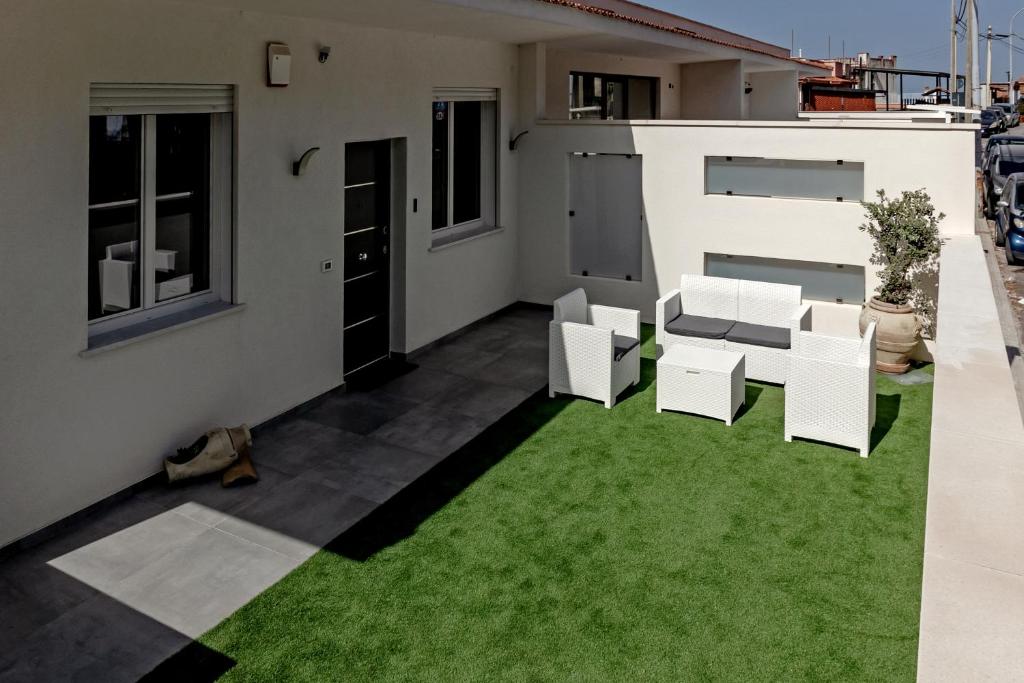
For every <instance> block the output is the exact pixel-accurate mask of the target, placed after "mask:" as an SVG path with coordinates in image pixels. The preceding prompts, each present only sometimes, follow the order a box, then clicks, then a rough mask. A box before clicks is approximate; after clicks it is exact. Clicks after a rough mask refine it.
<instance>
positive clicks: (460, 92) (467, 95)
mask: <svg viewBox="0 0 1024 683" xmlns="http://www.w3.org/2000/svg"><path fill="white" fill-rule="evenodd" d="M433 101H434V102H447V103H448V196H447V202H448V206H447V216H448V222H449V225H447V226H445V227H443V228H434V227H433V225H431V240H432V242H439V241H440V242H447V241H450V240H451V239H452V238H457V237H458V236H460V235H463V234H472V235H475V234H478V233H479V232H480V231H481V230H483V229H486V228H498V227H499V226H500V221H499V218H498V216H499V213H498V204H499V201H498V197H499V194H500V191H499V188H500V187H501V185H500V159H501V156H500V146H499V142H498V141H499V139H500V137H501V136H500V135H499V131H500V130H501V98H500V97H499V91H498V90H496V89H493V88H435V89H434V99H433ZM456 102H481V103H484V104H486V103H491V104H492V105H493V107H494V116H493V117H485V118H484V119H483V120H481V124H480V135H481V145H480V214H481V215H480V218H474V219H472V220H469V221H465V222H462V223H455V224H452V223H451V221H452V219H453V217H454V215H455V164H454V163H453V162H454V156H455V118H456V117H455V103H456ZM485 121H486V122H487V123H489V125H490V126H492V128H493V130H492V133H493V144H491V145H487V144H483V139H485V137H486V134H487V131H486V130H485ZM431 144H433V143H431ZM488 173H489V174H490V175H491V178H490V179H488V178H487V175H488ZM431 179H433V174H431ZM489 180H490V182H488V181H489ZM431 181H432V180H431Z"/></svg>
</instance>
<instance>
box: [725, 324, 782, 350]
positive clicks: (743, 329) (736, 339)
mask: <svg viewBox="0 0 1024 683" xmlns="http://www.w3.org/2000/svg"><path fill="white" fill-rule="evenodd" d="M725 339H726V340H727V341H731V342H733V343H735V344H750V345H751V346H766V347H768V348H771V349H788V348H789V345H790V338H789V329H787V328H785V327H769V326H767V325H752V324H750V323H736V324H735V325H733V328H732V329H731V330H729V333H728V334H727V335H725Z"/></svg>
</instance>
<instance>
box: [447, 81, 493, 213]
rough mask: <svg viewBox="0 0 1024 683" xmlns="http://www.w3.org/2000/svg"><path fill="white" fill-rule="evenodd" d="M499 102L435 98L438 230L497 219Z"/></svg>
mask: <svg viewBox="0 0 1024 683" xmlns="http://www.w3.org/2000/svg"><path fill="white" fill-rule="evenodd" d="M496 111H497V107H496V103H495V102H493V101H475V100H469V101H453V102H445V101H441V102H434V105H433V139H432V164H433V168H432V180H433V189H432V193H431V196H432V202H433V205H432V211H431V225H432V227H433V229H434V230H441V229H444V228H450V227H457V226H463V225H471V224H477V223H493V222H494V215H493V214H494V206H493V205H494V194H495V192H494V183H495V172H494V168H495V159H496V148H495V131H496V126H497V121H496Z"/></svg>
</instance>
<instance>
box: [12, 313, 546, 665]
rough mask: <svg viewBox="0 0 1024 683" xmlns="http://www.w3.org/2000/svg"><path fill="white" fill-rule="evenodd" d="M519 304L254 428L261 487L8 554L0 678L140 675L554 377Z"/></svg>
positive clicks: (198, 490) (178, 496)
mask: <svg viewBox="0 0 1024 683" xmlns="http://www.w3.org/2000/svg"><path fill="white" fill-rule="evenodd" d="M548 320H550V313H549V312H545V311H543V310H534V309H529V308H525V307H522V308H514V309H511V310H509V311H506V312H504V313H502V314H501V315H500V316H498V317H496V318H492V319H491V320H488V321H486V322H483V323H480V324H478V325H475V326H473V327H471V328H470V329H468V330H467V331H465V332H464V333H462V334H461V335H459V336H457V337H456V338H454V339H451V340H449V341H446V342H445V343H443V344H441V345H439V346H436V347H434V348H432V349H429V350H427V351H425V352H424V353H422V354H420V355H419V356H417V357H414V358H413V359H412V361H413V363H414V364H417V365H419V367H418V368H417V369H415V370H413V371H411V372H409V373H407V374H404V375H402V376H400V377H398V378H397V379H394V380H392V381H390V382H389V383H387V384H385V385H384V386H381V387H378V388H376V389H374V390H372V391H362V392H357V391H353V392H350V393H344V394H337V395H330V396H326V397H323V399H322V400H320V401H317V402H315V405H313V406H311V407H309V408H307V409H305V410H303V411H299V412H297V413H296V414H293V415H291V416H289V417H287V418H285V419H283V420H280V421H277V422H276V423H274V424H272V425H270V426H268V427H266V428H264V429H260V430H257V431H256V438H255V459H256V462H257V466H258V467H259V471H260V475H261V481H260V482H259V484H257V485H256V486H254V487H247V488H240V489H227V490H225V489H222V488H221V487H220V485H219V483H218V482H216V481H207V482H199V483H194V484H187V485H184V486H180V487H174V488H171V487H166V486H155V487H152V488H149V489H146V490H144V491H142V492H140V493H137V494H135V495H133V496H131V497H128V498H127V499H125V500H123V501H120V502H118V503H116V504H112V505H110V506H106V507H105V508H104V509H103V510H102V511H99V512H96V513H94V514H91V515H89V516H88V517H86V518H84V519H81V520H78V521H76V522H74V523H72V524H70V525H69V526H68V527H67V528H65V529H63V530H62V531H60V532H59V533H56V534H55V535H54V536H53V537H52V538H50V539H49V540H47V541H45V542H42V543H40V544H38V545H35V546H33V547H31V548H28V549H24V550H20V551H18V552H17V553H14V554H5V556H4V559H2V560H0V681H22V680H25V681H49V680H103V681H120V680H136V679H137V678H139V677H140V676H142V675H143V674H145V673H147V672H149V671H151V670H152V669H153V668H154V667H155V666H157V665H158V664H159V663H160V662H162V661H164V660H165V659H167V658H169V657H171V656H172V655H174V654H175V653H177V652H178V651H179V650H181V649H182V648H183V647H185V646H186V645H188V644H189V643H190V642H191V641H192V639H193V638H195V637H196V636H198V635H200V634H201V633H203V632H205V631H206V630H208V629H209V628H211V627H212V626H214V625H215V624H217V623H218V622H219V621H221V620H222V619H223V618H225V617H227V616H228V615H230V614H231V613H232V612H234V611H235V610H236V609H238V608H239V607H241V606H242V605H244V604H245V603H246V602H248V601H249V600H251V599H252V598H253V597H255V596H256V595H258V594H259V593H260V592H262V591H263V590H265V589H266V588H268V587H269V586H271V585H273V584H274V583H275V582H276V581H278V580H279V579H281V578H282V577H283V576H285V575H286V574H287V573H288V572H290V571H291V570H292V569H294V568H295V567H297V566H298V565H299V564H300V563H301V562H302V561H304V560H305V559H307V558H308V557H309V556H310V555H312V554H313V553H314V552H316V550H317V549H318V548H319V547H321V546H322V545H324V544H326V543H327V542H328V541H330V540H331V539H333V538H335V537H336V536H338V535H339V534H341V533H342V532H344V531H345V530H347V529H348V528H349V527H351V526H352V525H353V524H355V523H356V522H357V521H359V520H360V519H362V518H363V517H365V516H366V515H367V514H369V513H370V512H371V511H372V510H374V509H375V508H376V507H377V506H378V505H380V504H381V503H383V502H385V501H387V500H388V499H389V498H391V497H392V496H393V495H394V494H395V493H397V492H398V491H400V490H401V489H402V488H403V487H405V486H406V485H407V484H409V483H410V482H412V481H414V480H415V479H416V478H418V477H419V476H420V475H422V474H423V473H424V472H426V471H427V470H429V469H430V468H431V467H433V466H434V465H435V464H437V463H438V462H440V461H441V460H443V459H444V458H445V457H447V456H448V455H449V454H451V453H452V452H454V451H455V450H457V449H458V448H459V447H461V446H462V445H464V444H465V443H467V442H469V441H470V440H472V439H473V438H474V437H475V436H477V435H478V434H480V432H482V431H483V430H484V429H486V428H487V426H489V425H490V424H492V423H494V422H495V421H497V420H498V419H499V418H500V417H502V416H503V415H504V414H505V413H507V412H508V411H510V410H512V409H513V408H515V407H516V406H517V405H519V404H520V403H521V402H522V401H523V400H525V399H526V398H527V397H528V396H530V395H531V394H532V393H534V392H536V391H538V390H540V389H542V388H543V387H544V385H545V384H546V382H547V360H546V358H547V323H548Z"/></svg>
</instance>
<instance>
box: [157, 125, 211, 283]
mask: <svg viewBox="0 0 1024 683" xmlns="http://www.w3.org/2000/svg"><path fill="white" fill-rule="evenodd" d="M209 191H210V117H209V115H206V114H168V115H165V116H158V117H156V243H155V247H156V252H155V256H156V259H155V261H154V264H153V270H154V283H155V288H156V291H155V298H156V301H157V302H161V301H168V300H170V299H174V298H177V297H181V296H185V295H187V294H191V293H192V292H199V291H203V290H205V289H208V288H209V286H210V277H209V276H210V198H209Z"/></svg>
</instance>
